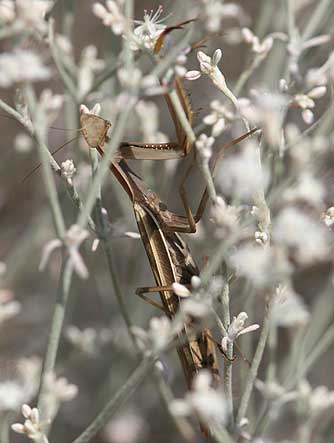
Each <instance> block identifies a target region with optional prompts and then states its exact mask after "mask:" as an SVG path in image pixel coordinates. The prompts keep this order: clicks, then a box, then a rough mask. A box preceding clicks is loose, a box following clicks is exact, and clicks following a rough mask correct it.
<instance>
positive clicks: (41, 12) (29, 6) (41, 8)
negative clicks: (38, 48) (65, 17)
mask: <svg viewBox="0 0 334 443" xmlns="http://www.w3.org/2000/svg"><path fill="white" fill-rule="evenodd" d="M53 5H54V1H52V0H16V1H15V2H13V1H11V0H2V1H1V2H0V21H2V22H4V23H5V24H7V25H12V26H15V29H16V31H17V32H20V31H24V30H25V31H26V30H27V29H28V30H30V29H31V30H35V31H38V32H41V33H44V32H45V31H46V29H47V24H46V22H45V15H46V13H47V12H49V11H50V10H51V8H52V7H53Z"/></svg>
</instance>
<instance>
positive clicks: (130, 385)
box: [73, 357, 155, 443]
mask: <svg viewBox="0 0 334 443" xmlns="http://www.w3.org/2000/svg"><path fill="white" fill-rule="evenodd" d="M154 362H155V359H154V358H152V357H151V358H144V359H143V360H142V361H141V363H140V364H139V365H138V367H137V368H136V369H135V370H134V371H133V372H132V374H131V375H130V376H129V377H128V378H127V381H126V382H125V383H124V385H123V386H122V387H121V388H120V389H119V390H118V391H117V392H116V394H115V395H114V396H113V398H112V399H111V400H110V401H109V402H108V403H107V404H106V405H105V406H104V408H103V409H102V411H101V412H100V413H99V414H98V415H97V417H96V418H95V419H94V420H93V421H92V423H91V424H90V425H89V426H88V427H87V429H86V430H85V431H84V432H83V433H82V434H81V435H79V437H77V438H76V439H75V440H74V441H73V443H88V442H89V441H91V440H92V438H93V437H94V436H95V435H96V434H97V433H98V432H99V431H100V430H101V429H102V428H103V427H104V426H105V425H106V424H107V423H108V421H109V420H110V418H111V417H112V416H113V415H114V414H115V413H116V412H117V411H118V409H119V408H120V407H121V406H122V404H123V403H125V402H126V401H127V400H128V399H129V398H130V396H131V395H132V394H133V393H134V392H135V390H136V389H137V388H138V386H139V385H140V383H141V382H142V381H143V380H144V378H145V377H146V376H147V375H148V373H149V372H150V371H151V369H152V367H153V365H154Z"/></svg>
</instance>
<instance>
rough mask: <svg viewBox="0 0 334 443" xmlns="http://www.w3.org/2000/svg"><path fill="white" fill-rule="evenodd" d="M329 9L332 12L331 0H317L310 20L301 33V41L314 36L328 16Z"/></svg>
mask: <svg viewBox="0 0 334 443" xmlns="http://www.w3.org/2000/svg"><path fill="white" fill-rule="evenodd" d="M329 11H332V12H333V2H332V1H331V0H321V1H320V2H318V5H317V7H316V9H315V11H312V14H311V16H310V20H309V22H308V23H307V25H306V27H305V29H304V32H303V33H302V41H304V42H305V41H306V40H308V39H309V38H310V37H313V36H314V34H315V33H316V32H317V30H318V28H319V26H320V25H321V23H322V21H323V20H324V19H325V18H326V17H327V16H328V13H329Z"/></svg>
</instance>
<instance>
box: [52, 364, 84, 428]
mask: <svg viewBox="0 0 334 443" xmlns="http://www.w3.org/2000/svg"><path fill="white" fill-rule="evenodd" d="M77 394H78V388H77V386H75V385H73V384H70V383H68V381H67V379H66V378H65V377H59V378H57V377H56V375H55V374H54V373H50V374H48V375H47V377H46V382H45V397H44V404H45V405H46V410H47V411H48V416H49V418H50V419H51V420H53V419H54V418H55V416H56V415H57V412H58V410H59V407H60V405H61V404H62V403H64V402H67V401H71V400H73V398H74V397H76V395H77Z"/></svg>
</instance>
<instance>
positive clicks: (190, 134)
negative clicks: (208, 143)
mask: <svg viewBox="0 0 334 443" xmlns="http://www.w3.org/2000/svg"><path fill="white" fill-rule="evenodd" d="M169 97H170V100H171V102H172V103H173V106H174V109H175V112H176V114H177V117H178V120H179V121H180V124H181V125H182V128H183V129H184V132H185V133H186V136H187V138H188V140H189V143H191V144H194V143H195V141H196V136H195V134H194V131H193V129H192V127H191V125H190V123H189V120H188V118H187V116H186V114H185V112H184V109H183V107H182V104H181V102H180V99H179V97H178V96H177V93H176V91H175V90H173V91H172V92H171V93H170V94H169ZM200 169H201V171H202V174H203V177H204V179H205V182H206V184H207V187H208V192H209V196H210V198H211V199H212V200H213V201H215V200H216V198H217V194H216V189H215V185H214V183H213V179H212V175H211V172H210V168H209V164H208V162H206V161H201V162H200Z"/></svg>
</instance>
